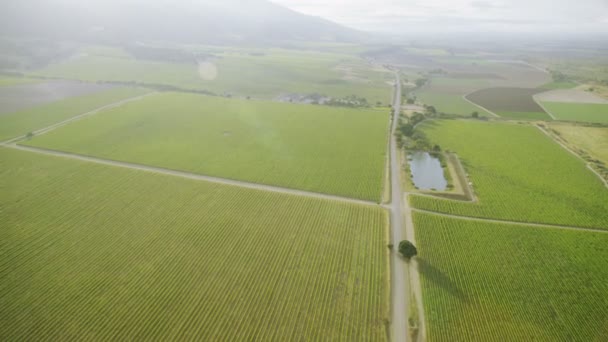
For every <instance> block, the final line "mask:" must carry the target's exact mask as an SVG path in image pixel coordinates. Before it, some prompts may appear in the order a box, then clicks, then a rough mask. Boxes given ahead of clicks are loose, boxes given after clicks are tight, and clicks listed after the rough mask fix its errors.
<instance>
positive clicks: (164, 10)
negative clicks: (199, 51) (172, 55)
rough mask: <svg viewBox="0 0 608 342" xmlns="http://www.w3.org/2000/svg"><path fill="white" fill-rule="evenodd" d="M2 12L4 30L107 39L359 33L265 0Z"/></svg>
mask: <svg viewBox="0 0 608 342" xmlns="http://www.w3.org/2000/svg"><path fill="white" fill-rule="evenodd" d="M0 13H1V15H0V19H1V20H0V32H2V33H3V34H4V35H11V36H30V37H45V38H57V39H74V40H85V41H93V42H105V43H123V42H134V41H171V42H176V43H207V44H230V43H252V44H263V43H266V44H273V43H277V42H281V41H294V40H300V41H302V40H304V41H309V40H315V41H318V40H327V41H355V40H358V39H360V38H361V37H362V35H363V34H362V33H360V32H358V31H355V30H353V29H349V28H346V27H344V26H341V25H338V24H335V23H332V22H330V21H328V20H325V19H321V18H318V17H313V16H309V15H304V14H300V13H297V12H295V11H293V10H290V9H287V8H285V7H282V6H280V5H276V4H274V3H271V2H269V1H265V0H250V1H246V2H245V1H238V0H222V1H215V0H202V1H200V0H199V1H194V0H178V1H171V0H154V1H144V0H125V1H118V0H108V1H102V0H97V1H75V0H46V1H42V2H41V1H37V0H20V1H4V2H2V3H1V4H0Z"/></svg>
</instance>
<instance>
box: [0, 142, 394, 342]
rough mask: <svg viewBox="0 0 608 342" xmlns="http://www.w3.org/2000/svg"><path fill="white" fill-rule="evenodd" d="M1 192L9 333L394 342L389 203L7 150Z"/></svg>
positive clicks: (0, 304)
mask: <svg viewBox="0 0 608 342" xmlns="http://www.w3.org/2000/svg"><path fill="white" fill-rule="evenodd" d="M0 189H2V191H1V192H0V208H2V209H1V210H0V279H2V282H1V285H0V317H2V324H0V340H3V341H39V340H49V341H67V340H90V341H95V340H145V341H150V340H165V341H167V340H173V341H184V340H196V341H219V340H223V341H239V340H281V341H287V340H294V339H304V340H310V341H313V340H321V339H332V340H345V341H363V340H369V341H384V340H386V326H385V322H386V321H387V319H388V310H389V307H388V265H387V260H388V258H387V252H388V250H387V248H386V244H387V241H386V237H387V235H388V234H387V225H388V217H387V214H386V212H385V211H384V210H383V209H381V208H379V207H371V206H359V205H353V204H343V203H339V202H334V201H325V200H317V199H311V198H304V197H298V196H290V195H282V194H273V193H269V192H261V191H254V190H245V189H241V188H238V187H230V186H223V185H218V184H212V183H206V182H196V181H192V180H186V179H181V178H178V177H170V176H164V175H158V174H152V173H145V172H141V171H134V170H127V169H121V168H115V167H109V166H103V165H97V164H89V163H84V162H80V161H73V160H66V159H64V158H55V157H48V156H40V155H37V154H34V153H26V152H20V151H14V150H9V149H5V148H0Z"/></svg>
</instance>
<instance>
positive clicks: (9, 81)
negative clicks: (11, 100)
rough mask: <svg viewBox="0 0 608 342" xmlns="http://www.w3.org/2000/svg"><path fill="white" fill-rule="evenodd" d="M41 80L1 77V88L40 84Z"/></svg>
mask: <svg viewBox="0 0 608 342" xmlns="http://www.w3.org/2000/svg"><path fill="white" fill-rule="evenodd" d="M38 82H40V80H36V79H32V78H24V77H0V87H8V86H15V85H20V84H32V83H38Z"/></svg>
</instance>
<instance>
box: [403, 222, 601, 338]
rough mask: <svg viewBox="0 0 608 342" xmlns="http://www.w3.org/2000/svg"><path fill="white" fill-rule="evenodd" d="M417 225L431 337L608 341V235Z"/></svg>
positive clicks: (508, 227)
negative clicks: (607, 264)
mask: <svg viewBox="0 0 608 342" xmlns="http://www.w3.org/2000/svg"><path fill="white" fill-rule="evenodd" d="M414 222H415V226H416V239H417V241H418V252H419V255H418V263H419V266H420V273H421V278H422V279H421V280H422V290H423V295H424V306H425V317H426V319H427V328H428V329H427V333H428V336H427V337H428V340H429V341H605V340H607V339H608V326H607V325H606V322H608V297H607V296H606V293H608V268H606V266H605V261H606V260H607V259H608V234H603V233H593V232H585V231H571V230H559V229H545V228H536V227H525V226H514V225H508V224H494V223H480V222H473V221H466V220H455V219H449V218H443V217H438V216H434V215H426V214H421V213H415V214H414Z"/></svg>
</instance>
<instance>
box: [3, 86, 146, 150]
mask: <svg viewBox="0 0 608 342" xmlns="http://www.w3.org/2000/svg"><path fill="white" fill-rule="evenodd" d="M155 94H157V92H150V93H147V94H143V95H139V96H135V97H130V98H128V99H124V100H120V101H117V102H113V103H110V104H107V105H105V106H101V107H99V108H95V109H93V110H90V111H88V112H86V113H82V114H78V115H76V116H73V117H71V118H69V119H66V120H63V121H61V122H58V123H55V124H52V125H50V126H47V127H44V128H41V129H38V130H35V131H33V132H32V133H33V134H34V135H42V134H45V133H48V132H51V131H54V130H56V129H57V128H60V127H63V126H66V125H68V124H70V123H72V122H75V121H78V120H81V119H84V118H86V117H88V116H92V115H95V114H97V113H99V112H102V111H104V110H108V109H112V108H117V107H120V106H123V105H125V104H127V103H129V102H134V101H138V100H141V99H143V98H145V97H148V96H152V95H155ZM26 138H27V136H25V135H22V136H19V137H16V138H11V139H9V140H6V141H3V142H2V143H0V144H2V145H9V144H11V143H16V142H19V141H21V140H23V139H26Z"/></svg>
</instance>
